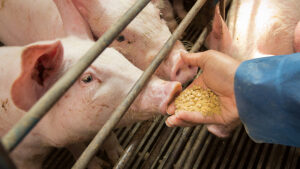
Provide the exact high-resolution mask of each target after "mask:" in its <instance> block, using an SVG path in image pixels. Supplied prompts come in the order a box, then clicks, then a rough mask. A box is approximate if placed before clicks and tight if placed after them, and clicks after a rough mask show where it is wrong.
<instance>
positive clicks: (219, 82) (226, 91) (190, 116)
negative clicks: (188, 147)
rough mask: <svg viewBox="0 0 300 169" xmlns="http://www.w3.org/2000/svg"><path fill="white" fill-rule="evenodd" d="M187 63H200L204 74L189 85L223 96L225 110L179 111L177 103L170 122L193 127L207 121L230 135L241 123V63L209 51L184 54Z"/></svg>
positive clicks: (212, 128)
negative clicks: (237, 93)
mask: <svg viewBox="0 0 300 169" xmlns="http://www.w3.org/2000/svg"><path fill="white" fill-rule="evenodd" d="M181 56H182V58H183V60H184V62H185V63H186V64H190V65H192V66H199V67H200V68H201V69H202V71H203V72H202V74H201V75H200V76H199V77H198V78H197V79H195V80H194V81H193V83H192V84H190V85H189V87H188V88H190V87H192V86H194V85H198V86H202V87H203V88H209V89H211V90H212V91H213V92H214V93H215V94H216V95H217V96H218V97H219V99H220V103H221V113H220V114H213V115H207V116H204V115H202V113H201V112H187V111H181V110H177V111H176V113H175V104H174V102H173V103H172V104H171V105H170V106H169V107H168V110H167V113H168V114H169V115H171V116H170V117H168V118H167V120H166V124H167V125H168V126H169V127H174V126H193V125H196V124H207V125H208V126H207V128H208V130H209V131H210V132H212V133H213V134H215V135H217V136H219V137H226V136H228V135H229V134H230V132H231V131H232V130H233V129H234V128H235V127H236V126H237V125H238V124H239V123H240V121H239V116H238V110H237V107H236V101H235V95H234V76H235V72H236V70H237V68H238V66H239V64H240V62H238V61H236V60H234V59H233V58H231V57H230V56H228V55H226V54H223V53H220V52H217V51H213V50H208V51H205V52H200V53H191V54H183V53H182V54H181Z"/></svg>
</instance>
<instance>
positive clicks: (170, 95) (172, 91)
mask: <svg viewBox="0 0 300 169" xmlns="http://www.w3.org/2000/svg"><path fill="white" fill-rule="evenodd" d="M181 90H182V87H181V84H180V83H179V82H168V84H167V85H165V86H164V88H162V89H161V92H162V93H163V95H165V97H164V96H163V98H162V100H161V104H160V106H159V109H160V112H161V113H163V114H165V113H166V112H167V107H168V106H169V104H170V103H171V102H172V101H173V99H174V98H175V97H176V96H178V95H179V93H180V92H181Z"/></svg>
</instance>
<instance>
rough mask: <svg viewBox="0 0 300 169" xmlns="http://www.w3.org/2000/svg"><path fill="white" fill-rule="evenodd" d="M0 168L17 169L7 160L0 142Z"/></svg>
mask: <svg viewBox="0 0 300 169" xmlns="http://www.w3.org/2000/svg"><path fill="white" fill-rule="evenodd" d="M0 168H1V169H17V168H16V166H15V165H14V163H13V162H12V161H11V159H10V158H9V156H8V154H7V152H6V151H5V150H4V148H3V146H2V144H1V142H0Z"/></svg>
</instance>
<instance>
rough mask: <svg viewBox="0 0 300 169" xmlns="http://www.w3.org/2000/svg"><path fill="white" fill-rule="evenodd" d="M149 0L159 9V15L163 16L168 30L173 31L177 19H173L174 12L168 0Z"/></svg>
mask: <svg viewBox="0 0 300 169" xmlns="http://www.w3.org/2000/svg"><path fill="white" fill-rule="evenodd" d="M151 2H152V3H153V4H154V5H155V7H157V8H158V9H159V10H160V17H161V18H163V19H164V20H165V21H166V23H167V26H168V27H169V30H170V31H171V32H174V31H175V29H176V27H177V26H178V24H177V21H176V19H175V14H174V11H173V6H172V4H171V3H170V1H169V0H151Z"/></svg>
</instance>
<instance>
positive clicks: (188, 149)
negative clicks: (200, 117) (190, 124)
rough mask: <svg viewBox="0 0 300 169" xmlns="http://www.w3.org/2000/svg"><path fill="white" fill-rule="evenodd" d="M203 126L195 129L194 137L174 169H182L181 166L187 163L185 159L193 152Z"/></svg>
mask: <svg viewBox="0 0 300 169" xmlns="http://www.w3.org/2000/svg"><path fill="white" fill-rule="evenodd" d="M202 126H203V125H199V126H197V127H195V129H194V131H193V133H192V136H191V137H190V139H189V141H188V143H187V144H186V146H185V147H184V150H183V152H182V153H181V156H180V158H179V160H178V162H177V163H176V164H175V166H174V169H180V168H181V166H182V165H183V162H184V161H185V159H186V158H187V155H188V153H189V152H190V151H191V149H192V145H193V144H194V143H195V141H196V138H197V136H198V134H199V132H200V130H201V128H202Z"/></svg>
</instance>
